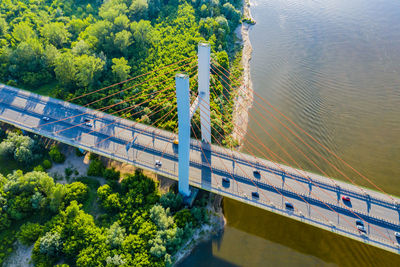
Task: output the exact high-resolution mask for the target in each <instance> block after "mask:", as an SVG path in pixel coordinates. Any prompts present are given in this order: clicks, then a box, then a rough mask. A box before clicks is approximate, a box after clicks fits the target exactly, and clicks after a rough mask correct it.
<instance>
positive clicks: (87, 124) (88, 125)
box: [85, 122, 93, 127]
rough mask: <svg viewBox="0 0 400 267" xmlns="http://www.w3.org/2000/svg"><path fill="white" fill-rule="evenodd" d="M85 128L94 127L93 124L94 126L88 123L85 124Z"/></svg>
mask: <svg viewBox="0 0 400 267" xmlns="http://www.w3.org/2000/svg"><path fill="white" fill-rule="evenodd" d="M85 126H87V127H93V124H92V123H91V122H87V123H85Z"/></svg>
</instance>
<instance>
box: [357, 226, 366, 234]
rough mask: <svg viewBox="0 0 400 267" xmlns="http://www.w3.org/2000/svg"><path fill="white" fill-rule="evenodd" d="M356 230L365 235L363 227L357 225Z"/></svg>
mask: <svg viewBox="0 0 400 267" xmlns="http://www.w3.org/2000/svg"><path fill="white" fill-rule="evenodd" d="M357 229H358V231H360V232H362V233H367V230H365V227H364V226H363V225H357Z"/></svg>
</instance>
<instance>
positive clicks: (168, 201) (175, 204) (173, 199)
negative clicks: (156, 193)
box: [160, 191, 183, 212]
mask: <svg viewBox="0 0 400 267" xmlns="http://www.w3.org/2000/svg"><path fill="white" fill-rule="evenodd" d="M182 202H183V198H182V196H181V195H180V194H175V193H174V192H172V191H170V192H168V193H166V194H164V195H162V196H161V198H160V203H161V205H162V206H163V207H164V208H165V209H166V208H170V210H171V211H172V212H175V211H177V210H179V209H180V208H181V207H182Z"/></svg>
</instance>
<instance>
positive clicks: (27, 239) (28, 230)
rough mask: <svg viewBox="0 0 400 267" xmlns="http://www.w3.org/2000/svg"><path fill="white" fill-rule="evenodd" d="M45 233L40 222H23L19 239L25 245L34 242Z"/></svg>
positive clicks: (18, 235)
mask: <svg viewBox="0 0 400 267" xmlns="http://www.w3.org/2000/svg"><path fill="white" fill-rule="evenodd" d="M42 233H43V226H41V225H40V224H38V223H31V222H27V223H25V224H23V225H22V226H21V228H20V230H19V232H18V234H17V237H18V240H19V241H20V242H21V243H22V244H25V245H31V244H33V243H34V242H35V241H36V240H37V239H38V238H39V236H41V235H42Z"/></svg>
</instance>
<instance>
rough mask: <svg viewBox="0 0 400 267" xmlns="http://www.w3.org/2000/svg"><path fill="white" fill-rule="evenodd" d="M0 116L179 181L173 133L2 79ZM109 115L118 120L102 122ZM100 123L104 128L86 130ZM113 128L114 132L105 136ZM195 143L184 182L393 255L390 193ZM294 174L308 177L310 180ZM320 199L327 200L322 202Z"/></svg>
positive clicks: (395, 224)
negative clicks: (346, 200)
mask: <svg viewBox="0 0 400 267" xmlns="http://www.w3.org/2000/svg"><path fill="white" fill-rule="evenodd" d="M82 113H87V114H85V115H83V116H76V117H74V118H70V119H68V120H63V121H59V122H56V123H52V124H47V125H46V123H48V122H46V121H43V120H42V117H43V116H47V117H49V118H50V121H49V122H52V121H53V122H54V121H56V120H61V119H63V118H66V117H69V116H73V115H79V114H82ZM84 118H90V119H92V120H93V121H94V122H93V127H92V128H89V127H87V126H84V124H82V123H83V119H84ZM0 121H3V122H6V123H9V124H12V125H15V126H16V127H19V128H22V129H24V130H28V131H30V132H33V133H37V134H40V135H42V136H46V137H49V138H52V139H55V140H58V141H60V142H63V143H66V144H69V145H72V146H75V147H80V148H82V149H85V150H88V151H91V152H94V153H97V154H100V155H103V156H106V157H109V158H113V159H115V160H118V161H123V162H126V163H129V164H132V165H135V166H138V167H141V168H143V169H147V170H151V171H153V172H156V173H158V174H161V175H164V176H167V177H169V178H172V179H175V180H177V179H178V164H177V163H178V159H177V150H176V147H174V146H173V144H172V141H173V140H174V139H175V138H176V136H175V135H174V134H172V133H170V132H167V131H163V130H159V129H156V128H152V127H149V126H146V125H142V124H138V123H135V122H133V121H130V120H126V119H120V118H118V117H114V116H111V115H107V114H104V113H102V112H98V111H94V110H91V109H87V108H84V107H81V106H77V105H74V104H71V103H68V102H64V101H61V100H57V99H53V98H49V97H44V96H39V95H37V94H34V93H31V92H27V91H24V90H19V89H15V88H12V87H8V86H5V85H1V84H0ZM114 121H117V123H114V124H112V125H109V126H107V125H108V124H110V123H112V122H114ZM77 124H82V125H80V126H78V127H74V128H72V129H69V130H66V131H63V132H60V133H59V134H55V133H54V132H56V131H58V130H62V129H65V128H68V127H71V126H74V125H77ZM41 125H43V126H41ZM103 126H107V127H104V128H102V129H101V130H99V131H98V132H92V133H90V131H92V130H94V129H100V128H101V127H103ZM114 134H117V136H118V137H111V136H112V135H114ZM133 136H135V137H137V138H136V140H135V142H134V144H133V145H132V147H131V148H129V150H128V151H127V150H126V148H127V147H126V143H127V142H128V141H129V140H131V139H132V138H133ZM110 137H111V138H110ZM106 138H108V139H107V140H106V141H103V142H101V143H99V144H96V143H98V142H100V141H102V140H104V139H106ZM201 146H202V144H201V143H200V142H198V141H196V140H192V141H191V155H190V158H191V162H190V184H191V185H192V186H195V187H199V188H202V189H205V190H208V191H211V192H213V193H216V194H220V195H223V196H226V197H229V198H233V199H236V200H238V201H242V202H245V203H248V204H250V205H253V206H257V207H260V208H263V209H266V210H269V211H272V212H275V213H279V214H281V215H284V216H287V217H290V218H292V219H295V220H299V221H302V222H304V223H308V224H311V225H314V226H317V227H320V228H323V229H326V230H328V231H332V232H335V233H337V234H341V235H343V236H347V237H350V238H352V239H355V240H359V241H361V242H365V243H368V244H371V245H374V246H377V247H380V248H382V249H385V250H388V251H392V252H394V253H400V250H399V245H398V242H399V240H397V239H396V237H395V236H394V233H395V232H396V231H399V232H400V225H399V220H400V206H399V204H398V203H400V199H398V198H396V197H393V199H392V198H390V197H388V196H386V195H384V194H381V193H378V192H375V191H372V190H369V189H366V188H364V189H362V190H360V189H359V188H358V187H355V186H353V185H351V184H347V183H344V182H341V181H337V180H331V179H329V178H327V177H323V176H320V175H316V174H313V173H309V172H303V171H300V170H296V169H293V168H291V167H288V166H285V165H281V164H280V165H279V164H277V163H273V162H270V161H267V160H264V159H261V158H254V157H252V156H249V155H246V154H242V153H240V152H235V151H228V150H226V149H224V148H221V147H218V146H214V145H213V146H211V147H210V150H205V155H204V154H203V153H202V150H201ZM157 159H160V160H161V161H162V167H161V168H156V167H155V165H154V162H155V160H157ZM209 163H211V166H212V168H211V169H210V168H209ZM255 168H257V169H258V170H259V171H260V174H261V175H260V176H259V177H256V176H254V174H253V171H254V169H255ZM282 170H284V171H282ZM299 173H302V174H304V175H306V176H307V177H309V178H310V179H312V183H310V182H309V180H307V179H305V178H304V177H303V175H299ZM223 177H228V178H232V177H234V178H235V180H236V181H237V183H235V182H234V181H233V180H231V183H230V186H229V187H224V186H222V184H221V180H222V178H223ZM254 183H255V184H257V186H258V188H259V189H257V187H256V186H255V185H254ZM315 185H318V186H319V187H320V188H318V187H317V186H315ZM254 191H258V192H259V195H260V198H259V199H255V198H252V197H251V192H254ZM296 193H297V194H296ZM281 194H283V195H284V196H285V198H286V199H287V200H289V201H290V202H291V203H293V205H294V206H295V208H296V209H297V210H296V211H295V212H290V211H287V210H286V209H285V207H284V202H285V199H284V198H283V197H282V195H281ZM298 195H300V196H301V197H299V196H298ZM343 195H346V196H349V197H351V204H348V205H347V206H345V205H343V202H342V201H341V197H342V196H343ZM303 199H305V200H306V201H307V202H309V203H310V205H308V204H307V203H306V202H304V201H303ZM324 203H326V204H328V205H329V208H328V207H327V206H326V205H325V204H324ZM332 209H333V210H334V211H332ZM350 210H351V211H353V212H354V213H356V214H357V215H358V216H360V217H362V218H363V219H364V220H365V221H366V222H368V223H369V224H368V225H366V230H367V234H366V235H360V233H359V232H358V231H357V229H356V227H355V219H356V216H355V215H354V214H352V213H351V212H350ZM338 214H339V215H338Z"/></svg>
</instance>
